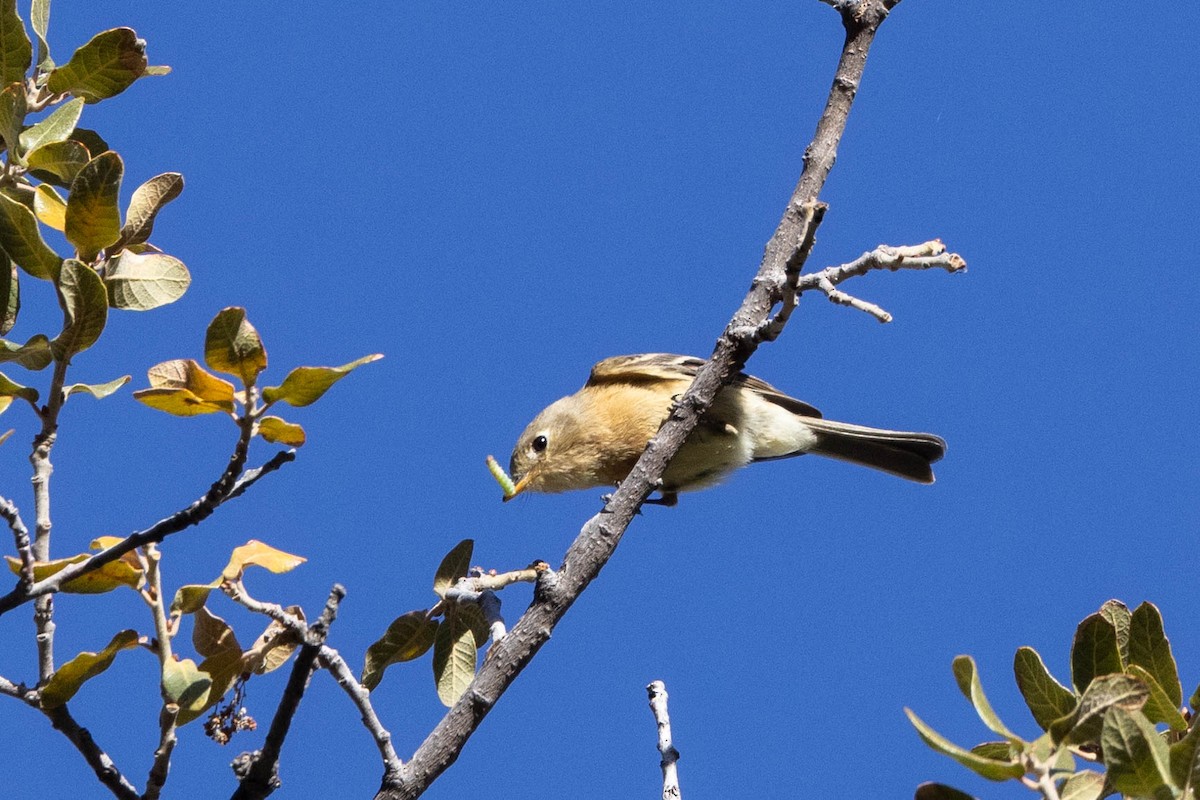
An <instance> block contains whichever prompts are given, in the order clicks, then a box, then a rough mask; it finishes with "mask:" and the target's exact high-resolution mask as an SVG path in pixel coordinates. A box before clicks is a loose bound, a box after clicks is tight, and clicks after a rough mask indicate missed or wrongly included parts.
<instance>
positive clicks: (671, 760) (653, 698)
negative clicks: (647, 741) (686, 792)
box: [646, 681, 680, 800]
mask: <svg viewBox="0 0 1200 800" xmlns="http://www.w3.org/2000/svg"><path fill="white" fill-rule="evenodd" d="M646 694H647V696H648V697H649V699H650V713H652V714H654V722H655V723H656V724H657V726H658V752H659V754H660V755H661V756H662V761H661V762H660V765H661V766H662V776H663V788H662V800H679V796H680V795H679V772H678V770H677V769H676V766H675V762H677V761H679V751H678V750H676V749H675V745H674V744H673V743H672V741H671V716H670V714H668V713H667V686H666V684H664V683H663V682H662V681H654V682H652V683H651V684H650V685H649V686H647V687H646Z"/></svg>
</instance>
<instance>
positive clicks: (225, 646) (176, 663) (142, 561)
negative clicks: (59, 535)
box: [8, 536, 305, 725]
mask: <svg viewBox="0 0 1200 800" xmlns="http://www.w3.org/2000/svg"><path fill="white" fill-rule="evenodd" d="M119 542H120V539H119V538H117V537H113V536H102V537H100V538H98V539H96V540H94V541H93V542H92V543H91V548H92V549H93V550H101V549H104V548H106V547H111V546H113V545H115V544H117V543H119ZM89 556H90V554H89V553H81V554H79V555H77V556H73V557H71V558H63V559H57V560H55V561H52V562H48V563H42V564H38V565H36V566H35V568H34V572H35V575H36V576H37V577H38V578H39V579H41V578H42V577H47V576H49V575H51V574H53V573H55V572H57V571H58V570H61V569H63V568H64V567H66V566H67V565H69V564H74V563H77V562H79V561H81V560H86V559H87V558H88V557H89ZM157 558H158V555H157V553H153V552H149V551H147V550H146V549H143V550H140V551H138V552H133V553H126V554H125V556H123V557H122V558H121V559H119V560H117V561H114V562H112V563H110V564H106V565H105V566H103V567H101V568H100V569H98V570H96V571H94V572H91V573H88V574H86V575H84V576H82V577H80V578H78V579H76V580H74V581H70V582H68V583H67V584H65V585H64V587H63V589H62V591H64V592H68V593H76V594H98V593H102V592H110V591H113V590H114V589H117V588H119V587H122V586H126V587H129V588H130V589H133V590H134V591H136V592H138V593H139V594H140V595H141V596H142V598H143V599H144V600H146V602H147V604H148V605H149V606H150V607H151V608H156V607H157V608H160V609H162V608H163V607H164V600H165V598H161V597H157V596H155V593H154V587H153V586H151V585H149V584H148V577H147V576H148V573H149V571H150V570H151V569H158V566H159V565H158V564H154V565H153V566H152V565H151V560H152V559H153V560H156V559H157ZM304 561H305V559H304V558H301V557H300V556H296V555H292V554H290V553H285V552H283V551H282V550H277V549H275V548H273V547H271V546H269V545H266V544H263V543H262V542H259V541H256V540H253V539H252V540H250V541H249V542H247V543H246V544H244V545H242V546H240V547H237V548H234V550H233V552H232V553H231V554H230V558H229V563H228V564H227V565H226V566H225V568H224V569H223V570H222V571H221V574H220V575H219V576H218V577H217V578H215V579H214V580H213V581H211V582H210V583H206V584H188V585H185V586H181V587H180V588H179V589H178V590H176V592H175V595H174V599H173V600H172V602H171V604H170V606H169V610H168V611H167V612H166V613H167V615H168V616H167V617H166V626H165V629H166V631H167V634H168V638H169V639H173V638H174V636H175V634H176V633H177V632H178V631H179V623H180V620H181V618H182V617H183V616H184V615H192V617H193V627H192V646H193V647H194V649H195V651H196V654H197V655H198V657H199V658H200V660H199V662H198V663H197V661H196V660H194V659H191V658H179V657H178V655H177V654H173V652H172V650H171V647H172V643H171V642H162V641H158V640H156V639H154V638H153V637H150V636H143V635H139V634H138V633H137V632H136V631H134V630H123V631H120V632H119V633H117V634H116V635H115V636H113V637H112V640H111V641H110V642H109V643H108V645H106V646H105V647H104V648H103V649H102V650H100V651H97V652H89V651H85V652H82V653H79V654H78V655H76V656H75V657H74V658H72V659H70V660H69V661H67V662H65V663H64V664H62V665H61V666H60V667H59V668H58V669H57V670H56V671H55V673H54V675H53V677H52V678H51V679H50V680H49V681H48V682H47V683H46V685H45V686H43V687H42V688H41V690H40V693H39V702H40V705H41V707H42V708H44V709H51V708H55V707H57V706H60V705H62V704H64V703H66V702H67V701H68V700H70V699H71V698H72V697H74V696H75V694H76V693H77V692H79V690H80V689H82V688H83V684H84V683H86V682H87V681H88V680H90V679H91V678H94V677H96V676H97V675H99V674H101V673H103V672H104V671H105V670H107V669H108V668H109V667H110V666H112V664H113V662H114V660H115V659H116V657H117V655H118V654H119V653H120V652H121V651H123V650H129V649H131V648H135V647H137V646H139V645H140V646H142V647H144V648H145V649H147V650H150V651H152V652H158V653H160V654H161V653H162V652H164V651H163V648H166V651H165V652H166V653H172V655H171V656H170V657H166V658H164V659H162V661H161V664H162V676H161V691H162V696H163V700H164V702H166V703H168V704H170V705H172V706H173V707H175V711H176V714H177V716H176V719H175V722H176V724H177V725H183V724H186V723H188V722H191V721H192V720H194V719H196V718H197V717H199V716H201V715H202V714H203V713H204V712H205V711H207V710H208V709H210V708H212V707H213V706H214V705H216V704H217V702H218V701H220V699H221V698H222V697H223V696H224V695H225V694H226V693H227V692H228V691H229V690H230V689H231V688H232V687H233V686H234V684H235V683H236V682H242V683H244V682H245V681H247V680H249V678H250V676H251V675H261V674H264V673H267V672H271V671H272V670H275V669H278V668H279V667H281V666H283V664H284V663H286V662H287V660H288V658H289V657H290V656H291V655H292V653H293V652H294V651H295V649H296V648H297V647H298V646H299V644H300V642H299V641H298V639H297V638H296V636H295V635H294V634H293V633H292V632H291V631H290V630H288V629H287V628H286V627H284V626H283V625H281V624H280V623H279V622H276V621H272V622H271V624H269V625H268V626H267V628H266V629H265V630H264V631H263V632H262V633H261V634H259V636H258V637H257V638H256V639H255V640H254V643H253V644H252V645H250V647H248V648H243V647H242V645H241V644H239V643H238V639H237V637H236V635H235V634H234V632H233V628H231V627H230V625H229V624H228V623H227V622H225V620H224V619H222V618H221V617H219V616H217V615H216V614H214V613H213V612H212V611H211V610H210V609H209V608H208V605H207V602H208V598H209V595H210V594H211V592H212V591H213V590H214V589H217V588H219V587H222V586H223V585H237V586H240V585H241V581H242V577H243V575H244V573H245V571H246V569H247V568H248V567H252V566H257V567H261V568H263V569H266V570H268V571H270V572H274V573H283V572H288V571H290V570H292V569H294V568H296V567H297V566H299V565H300V564H302V563H304ZM8 562H9V567H10V569H12V570H13V571H14V572H19V571H20V568H21V565H20V562H19V561H18V560H17V559H14V558H11V557H9V558H8ZM288 613H290V614H292V615H293V616H296V617H297V618H299V619H300V620H303V619H304V614H303V611H301V610H300V608H299V607H298V606H292V607H290V608H289V609H288Z"/></svg>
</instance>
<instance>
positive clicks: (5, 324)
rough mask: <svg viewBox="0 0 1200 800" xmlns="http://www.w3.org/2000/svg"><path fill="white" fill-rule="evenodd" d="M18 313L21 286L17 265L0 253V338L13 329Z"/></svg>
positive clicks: (19, 309)
mask: <svg viewBox="0 0 1200 800" xmlns="http://www.w3.org/2000/svg"><path fill="white" fill-rule="evenodd" d="M20 311H21V284H20V282H19V280H18V278H17V265H16V264H15V263H13V261H12V259H11V258H9V257H8V256H7V255H6V254H5V253H4V252H3V251H0V336H3V335H4V334H6V333H8V332H9V331H11V330H12V329H13V326H14V325H16V324H17V314H18V313H20Z"/></svg>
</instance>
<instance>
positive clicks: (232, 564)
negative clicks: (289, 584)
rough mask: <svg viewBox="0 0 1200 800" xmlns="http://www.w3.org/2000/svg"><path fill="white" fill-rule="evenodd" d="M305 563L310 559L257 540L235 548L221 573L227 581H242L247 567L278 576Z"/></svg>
mask: <svg viewBox="0 0 1200 800" xmlns="http://www.w3.org/2000/svg"><path fill="white" fill-rule="evenodd" d="M305 561H308V559H307V558H304V557H303V556H295V555H292V554H291V553H285V552H283V551H282V550H277V549H275V548H274V547H271V546H270V545H269V544H264V543H262V542H260V541H258V540H257V539H251V540H250V541H248V542H246V543H245V544H244V545H241V546H240V547H235V548H233V553H231V554H230V556H229V563H228V564H226V565H225V569H224V570H222V571H221V577H222V578H223V579H225V580H227V581H237V580H241V578H242V573H243V572H245V570H246V567H262V568H263V569H266V570H268V571H270V572H274V573H275V574H276V575H278V574H281V573H284V572H291V571H292V570H294V569H295V568H296V567H298V566H300V565H301V564H303V563H304V562H305Z"/></svg>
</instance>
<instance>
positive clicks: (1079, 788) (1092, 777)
mask: <svg viewBox="0 0 1200 800" xmlns="http://www.w3.org/2000/svg"><path fill="white" fill-rule="evenodd" d="M1103 795H1104V776H1103V775H1101V774H1100V773H1099V772H1092V771H1091V770H1090V769H1085V770H1083V771H1082V772H1076V773H1075V774H1074V775H1072V776H1071V777H1069V778H1067V780H1066V782H1065V783H1063V785H1062V788H1061V789H1059V791H1058V797H1059V800H1100V798H1101V797H1102V796H1103Z"/></svg>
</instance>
